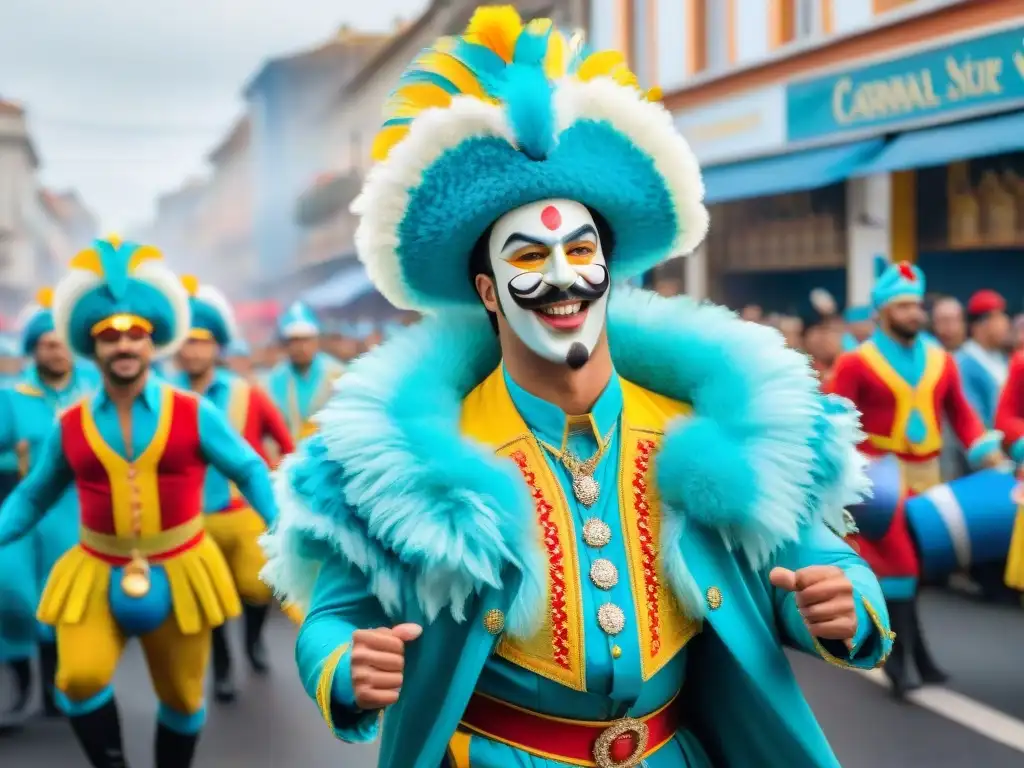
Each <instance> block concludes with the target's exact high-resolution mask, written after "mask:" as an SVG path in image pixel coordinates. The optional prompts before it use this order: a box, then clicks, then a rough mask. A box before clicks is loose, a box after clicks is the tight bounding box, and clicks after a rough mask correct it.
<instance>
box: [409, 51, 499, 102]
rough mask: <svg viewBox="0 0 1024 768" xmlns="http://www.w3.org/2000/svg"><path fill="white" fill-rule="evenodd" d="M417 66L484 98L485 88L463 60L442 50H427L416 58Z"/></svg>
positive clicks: (461, 89)
mask: <svg viewBox="0 0 1024 768" xmlns="http://www.w3.org/2000/svg"><path fill="white" fill-rule="evenodd" d="M415 66H416V68H417V69H422V70H424V71H426V72H433V73H434V74H435V75H440V76H441V77H443V78H445V79H446V80H448V82H450V83H451V84H452V85H454V86H455V87H456V88H458V89H459V92H460V93H464V94H465V95H467V96H475V97H476V98H478V99H482V98H484V89H483V88H482V87H481V85H480V81H479V80H477V79H476V76H474V75H473V73H472V72H470V71H469V70H468V69H467V68H466V65H465V64H463V63H462V62H461V61H459V60H458V59H453V58H452V57H451V56H449V55H448V54H446V53H444V52H442V51H427V52H426V53H424V54H423V55H422V56H420V58H419V59H417V60H416V64H415Z"/></svg>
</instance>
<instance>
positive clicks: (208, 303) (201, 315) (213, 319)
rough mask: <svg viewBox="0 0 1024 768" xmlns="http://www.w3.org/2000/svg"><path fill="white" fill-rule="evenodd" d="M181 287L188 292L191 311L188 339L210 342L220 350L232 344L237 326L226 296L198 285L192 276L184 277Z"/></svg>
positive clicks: (211, 288) (204, 285)
mask: <svg viewBox="0 0 1024 768" xmlns="http://www.w3.org/2000/svg"><path fill="white" fill-rule="evenodd" d="M181 284H182V285H184V286H185V290H186V291H187V292H188V303H189V308H190V309H191V311H192V326H191V328H190V329H189V337H190V338H193V339H211V340H213V341H215V342H217V344H219V345H220V346H222V347H225V346H227V345H228V344H230V343H231V342H232V341H234V339H235V338H236V337H237V336H238V323H237V322H236V321H235V312H234V310H233V309H232V308H231V302H229V301H228V300H227V297H226V296H224V294H223V293H221V292H220V291H218V290H217V289H216V288H214V287H213V286H212V285H207V284H206V283H200V282H199V279H198V278H196V277H195V276H193V275H184V276H183V277H182V278H181Z"/></svg>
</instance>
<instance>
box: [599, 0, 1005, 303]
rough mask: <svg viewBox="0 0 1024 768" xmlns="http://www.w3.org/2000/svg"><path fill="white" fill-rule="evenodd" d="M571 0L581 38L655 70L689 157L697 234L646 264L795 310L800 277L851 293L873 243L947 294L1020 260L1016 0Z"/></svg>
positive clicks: (703, 288)
mask: <svg viewBox="0 0 1024 768" xmlns="http://www.w3.org/2000/svg"><path fill="white" fill-rule="evenodd" d="M588 10H589V14H590V19H589V30H590V39H591V42H592V44H593V45H594V46H595V47H615V48H619V49H621V50H623V51H624V52H625V53H626V54H627V56H628V57H629V59H630V61H631V63H632V66H633V67H634V69H635V71H636V72H637V74H638V76H639V77H640V79H641V81H643V83H644V84H645V85H659V86H660V87H661V88H662V89H663V91H664V93H665V98H664V103H665V105H666V107H667V108H669V109H670V110H671V111H672V112H673V113H674V114H675V115H676V121H677V125H678V126H679V128H680V130H681V131H682V132H683V134H684V135H685V136H686V137H687V138H688V139H689V141H690V143H691V146H692V147H693V149H694V152H695V153H696V154H697V156H698V158H699V159H700V161H701V162H702V165H703V166H704V168H705V183H706V187H707V200H708V203H709V205H710V208H711V213H712V217H711V230H710V233H709V237H708V240H707V243H706V245H705V247H704V248H703V249H702V251H701V253H698V254H696V255H695V257H694V258H691V259H687V260H686V261H684V262H679V263H677V264H674V265H669V266H667V267H666V268H663V269H662V270H660V272H659V274H658V275H657V277H663V278H669V279H674V280H677V281H681V282H682V283H683V284H685V286H686V289H687V291H688V292H690V293H693V294H695V295H698V296H705V295H707V296H710V297H711V298H714V299H716V300H719V301H725V302H726V303H729V304H731V305H734V306H740V305H742V304H745V303H748V302H757V303H761V304H767V305H772V306H770V308H772V309H776V310H778V311H789V312H792V311H797V312H799V311H800V309H801V305H803V304H804V303H805V302H806V301H807V296H808V294H809V292H810V290H811V289H813V288H815V287H825V288H827V289H828V290H829V291H830V292H832V293H833V295H835V296H836V297H837V298H838V299H839V301H840V303H841V304H842V303H844V302H845V303H847V304H856V303H863V302H864V301H866V299H867V297H868V294H869V293H870V290H871V285H872V271H871V270H872V261H873V258H874V256H875V255H876V254H883V255H886V256H887V257H889V258H891V259H893V260H898V259H908V260H912V261H913V260H917V261H919V262H920V263H921V265H922V267H923V268H925V271H926V272H927V274H928V276H929V281H930V284H931V285H932V286H934V287H936V288H937V289H938V290H941V291H944V292H948V293H953V294H957V295H959V294H960V293H967V292H969V291H970V290H973V287H974V284H975V283H977V284H978V285H979V286H980V284H981V283H983V282H985V281H988V282H992V280H994V277H995V275H998V274H1008V273H1006V272H1005V270H1007V269H1011V268H1013V269H1020V264H1019V263H1018V262H1019V260H1018V259H1015V258H1014V253H1015V252H1016V253H1019V251H1020V249H1021V248H1022V247H1024V182H1022V177H1024V155H1022V152H1024V114H1022V109H1024V19H1022V17H1021V12H1020V3H1019V2H1015V1H1014V0H986V1H985V2H970V1H969V0H966V1H964V0H590V2H589V9H588ZM967 254H970V257H969V258H968V256H967ZM1021 276H1024V274H1022V275H1021ZM988 287H991V286H988Z"/></svg>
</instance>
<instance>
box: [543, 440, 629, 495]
mask: <svg viewBox="0 0 1024 768" xmlns="http://www.w3.org/2000/svg"><path fill="white" fill-rule="evenodd" d="M614 434H615V427H614V426H613V427H612V428H611V429H610V430H608V434H607V435H605V436H604V437H603V438H601V439H600V441H599V442H598V444H597V451H595V452H594V455H593V456H591V457H590V458H589V459H587V460H586V461H581V460H580V459H579V458H578V457H577V456H576V454H574V453H572V452H571V451H570V450H569V449H568V448H563V449H561V450H559V449H558V448H555V447H554V446H552V445H549V444H548V443H545V442H543V441H540V444H541V445H543V446H544V448H546V449H547V450H548V451H549V452H550V453H551V455H552V456H554V457H555V458H556V459H558V461H560V462H561V463H562V466H564V467H565V468H566V469H567V470H568V471H569V474H570V475H571V476H572V494H573V496H575V497H576V501H578V502H579V503H580V504H582V505H583V506H584V507H586V508H587V509H590V507H592V506H594V505H595V504H596V503H597V500H598V499H599V498H600V496H601V484H600V483H599V482H598V481H597V480H596V479H595V478H594V471H595V470H596V469H597V465H598V464H600V463H601V459H602V458H604V452H605V451H606V450H607V449H608V446H609V445H610V444H611V441H612V435H614Z"/></svg>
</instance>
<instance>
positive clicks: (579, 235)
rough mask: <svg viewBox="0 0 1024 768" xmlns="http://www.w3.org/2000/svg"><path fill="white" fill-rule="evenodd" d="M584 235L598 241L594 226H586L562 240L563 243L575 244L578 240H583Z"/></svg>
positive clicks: (575, 230)
mask: <svg viewBox="0 0 1024 768" xmlns="http://www.w3.org/2000/svg"><path fill="white" fill-rule="evenodd" d="M584 235H592V236H593V237H594V239H595V240H596V239H597V230H596V229H594V227H593V225H592V224H584V225H583V226H582V227H579V228H577V229H574V230H573V231H572V232H570V233H569V234H568V235H566V236H565V237H563V238H562V242H563V243H573V242H575V241H577V240H582V239H583V237H584Z"/></svg>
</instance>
